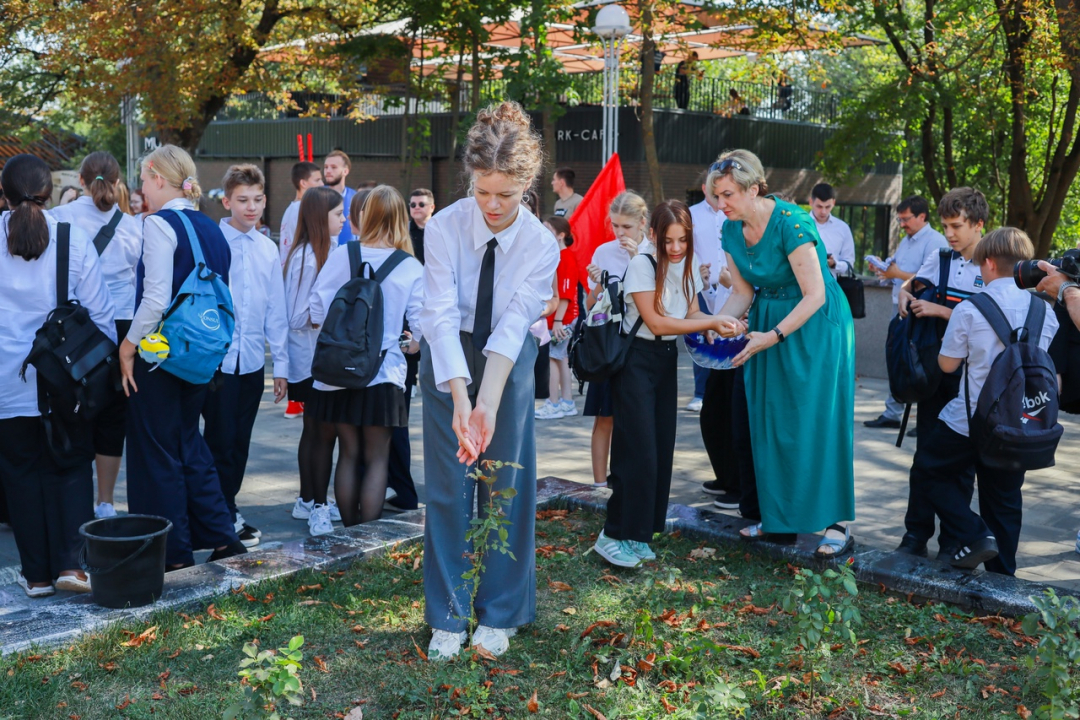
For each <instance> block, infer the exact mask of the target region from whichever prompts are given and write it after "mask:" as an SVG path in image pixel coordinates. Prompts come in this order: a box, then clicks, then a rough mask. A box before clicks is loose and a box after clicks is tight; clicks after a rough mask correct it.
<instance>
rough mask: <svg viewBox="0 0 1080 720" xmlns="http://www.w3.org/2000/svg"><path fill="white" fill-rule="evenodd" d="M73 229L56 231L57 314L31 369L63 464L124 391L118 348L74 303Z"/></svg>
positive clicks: (38, 338) (38, 339)
mask: <svg viewBox="0 0 1080 720" xmlns="http://www.w3.org/2000/svg"><path fill="white" fill-rule="evenodd" d="M70 258H71V226H70V225H69V224H68V223H58V224H57V226H56V309H54V310H52V311H51V312H50V313H49V315H48V317H47V318H46V319H45V323H44V324H43V325H42V326H41V327H40V328H39V329H38V331H37V333H36V334H35V335H34V343H33V345H32V346H31V347H30V354H29V355H27V356H26V359H25V360H24V361H23V364H22V369H21V370H20V371H19V377H20V378H22V380H23V381H24V382H25V381H26V368H27V366H33V368H34V370H35V371H37V394H38V411H39V412H40V413H41V421H42V424H43V425H44V426H45V436H46V440H47V442H48V446H49V451H50V453H51V454H52V456H53V458H54V459H56V460H57V461H58V462H59V463H60V464H61V465H65V464H66V463H67V462H70V461H77V460H78V459H79V458H76V457H73V456H72V451H73V448H74V445H75V444H77V443H73V442H72V438H73V436H74V435H76V434H79V433H78V431H79V429H80V428H79V424H81V423H85V422H86V421H89V420H93V419H94V418H95V417H97V415H98V413H100V412H101V410H102V409H103V408H104V407H105V406H106V405H108V404H109V403H110V402H112V400H113V398H114V397H115V395H116V393H117V392H118V391H119V388H120V382H119V381H120V364H119V356H118V355H117V352H116V343H114V342H113V341H112V340H110V339H109V336H108V335H106V334H105V333H103V332H102V331H101V329H100V328H99V327H98V326H97V325H95V324H94V321H93V319H92V318H91V317H90V311H88V310H87V309H86V308H85V307H83V306H82V305H80V304H79V302H78V301H77V300H70V299H68V268H69V266H70V262H69V261H70Z"/></svg>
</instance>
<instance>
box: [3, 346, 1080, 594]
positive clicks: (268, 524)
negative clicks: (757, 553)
mask: <svg viewBox="0 0 1080 720" xmlns="http://www.w3.org/2000/svg"><path fill="white" fill-rule="evenodd" d="M885 391H886V383H885V382H884V381H882V380H877V379H866V378H863V379H860V380H859V381H858V383H857V392H856V399H855V402H856V404H855V420H856V431H855V477H856V484H855V490H856V502H857V505H856V509H857V513H858V519H857V521H856V523H855V524H854V525H853V530H854V533H855V535H856V537H857V539H858V540H860V541H861V542H864V543H866V544H868V545H870V546H873V547H878V548H882V549H892V548H893V547H895V546H896V544H897V543H898V542H899V539H900V536H901V535H902V534H903V513H904V509H905V508H906V503H907V472H908V469H909V467H910V465H911V454H912V452H913V449H914V442H913V441H912V440H907V441H905V443H904V447H903V448H902V449H897V448H896V447H894V445H893V441H894V440H895V431H891V430H870V429H867V428H864V427H863V425H862V421H863V420H869V419H871V418H874V417H877V415H878V413H879V412H880V410H881V408H882V407H883V398H884V395H885ZM691 392H692V379H691V375H690V371H689V360H688V359H687V357H686V355H685V354H682V355H681V357H680V398H679V406H680V408H681V407H682V406H684V405H685V404H686V403H687V402H688V401H689V399H690V394H691ZM263 397H264V398H268V397H270V393H269V391H268V392H267V393H266V394H265V395H264V396H263ZM576 399H577V404H578V407H579V408H580V407H581V406H582V404H583V398H581V397H577V398H576ZM283 410H284V408H283V406H275V405H274V404H273V403H271V402H269V401H265V400H264V402H263V403H262V406H261V408H260V410H259V418H258V420H257V422H256V424H255V434H254V439H253V447H252V449H251V459H250V462H249V464H248V473H247V477H246V479H245V481H244V489H243V491H242V492H241V494H240V498H239V501H240V507H241V510H242V512H243V513H244V516H245V518H246V519H247V520H248V522H250V523H251V524H253V525H255V526H257V527H259V528H260V529H262V531H263V539H264V542H273V541H287V540H294V539H299V538H302V537H304V536H305V534H306V532H307V524H306V522H303V521H298V520H293V519H292V518H291V516H290V515H289V511H290V509H291V508H292V504H293V499H294V498H295V496H296V492H297V488H298V481H297V471H296V444H297V440H298V438H299V434H300V422H299V421H296V420H286V419H284V417H282V412H283ZM412 411H413V415H412V422H411V428H412V440H413V450H414V452H413V476H414V477H415V478H416V479H417V484H418V486H419V491H420V499H421V501H423V499H424V489H423V476H424V465H423V457H422V453H421V451H420V449H421V443H422V442H423V433H422V429H421V417H422V405H421V402H420V399H419V398H417V399H414V401H413V405H412ZM678 423H679V427H678V444H677V447H676V453H675V473H674V479H673V482H672V489H671V500H672V502H678V503H682V504H684V505H690V506H694V507H706V506H711V501H710V499H709V496H707V495H705V494H703V493H701V492H700V490H699V487H700V483H701V482H703V481H705V480H709V479H711V477H712V475H711V469H710V466H709V462H708V458H707V456H706V454H705V451H704V449H703V447H702V444H701V433H700V430H699V427H698V416H697V415H696V414H694V413H689V412H686V411H684V410H681V409H680V411H679V419H678ZM1064 425H1065V427H1066V434H1065V439H1064V440H1063V442H1062V444H1061V447H1060V449H1059V451H1058V457H1057V460H1058V465H1057V467H1055V468H1051V469H1049V470H1043V471H1039V472H1034V473H1029V474H1028V478H1027V482H1026V484H1025V487H1024V529H1023V534H1022V537H1021V543H1020V554H1019V557H1018V562H1019V566H1020V570H1019V573H1018V574H1019V576H1020V577H1023V578H1027V579H1031V580H1037V581H1041V582H1049V583H1054V584H1057V585H1062V586H1065V587H1068V588H1070V589H1071V590H1072V591H1074V592H1080V555H1077V554H1076V553H1075V552H1074V549H1073V546H1074V538H1075V534H1076V531H1077V530H1078V529H1080V503H1078V502H1077V500H1078V498H1080V492H1077V491H1076V490H1074V489H1073V488H1074V484H1075V479H1076V475H1077V473H1076V472H1075V471H1073V470H1072V468H1076V467H1080V443H1078V442H1077V439H1078V438H1080V424H1078V423H1077V422H1073V421H1072V420H1071V419H1069V420H1066V421H1065V423H1064ZM591 427H592V422H591V418H583V417H581V416H580V415H579V416H577V417H573V418H565V419H562V420H553V421H538V430H539V431H538V437H537V446H538V452H539V475H540V476H545V475H554V476H557V477H562V478H566V479H568V480H573V481H577V482H591V481H592V476H591V471H590V462H589V435H590V430H591ZM808 471H810V472H812V469H809V470H808ZM125 487H126V480H125V477H124V475H123V473H122V474H121V477H120V482H119V484H118V488H117V504H118V509H120V510H121V511H124V510H126V495H125ZM731 512H733V511H731ZM932 552H936V548H932ZM204 554H205V553H204ZM198 559H202V557H201V555H200V556H199V558H198ZM17 564H18V553H17V552H16V549H15V542H14V538H13V537H12V535H11V533H10V531H0V616H2V615H3V614H4V613H5V610H4V608H5V605H7V606H11V605H12V604H19V605H21V604H22V602H24V600H25V599H24V598H23V595H22V592H21V590H19V588H18V587H16V586H14V585H11V584H10V583H11V582H12V580H13V578H14V566H16V565H17ZM57 597H59V596H57ZM38 602H42V601H38ZM45 602H47V601H45Z"/></svg>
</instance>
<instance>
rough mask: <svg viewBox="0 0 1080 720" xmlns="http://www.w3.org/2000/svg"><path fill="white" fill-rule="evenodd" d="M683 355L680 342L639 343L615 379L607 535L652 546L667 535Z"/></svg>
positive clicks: (632, 349) (613, 383)
mask: <svg viewBox="0 0 1080 720" xmlns="http://www.w3.org/2000/svg"><path fill="white" fill-rule="evenodd" d="M678 359H679V350H678V348H677V347H676V345H675V342H674V341H657V340H643V339H641V338H634V340H633V341H631V344H630V351H629V353H628V354H627V357H626V364H625V365H624V366H623V368H622V370H620V371H619V372H618V374H616V375H615V376H614V377H613V378H612V379H611V393H612V401H613V404H614V416H613V419H614V430H613V432H612V436H611V474H612V475H614V476H615V477H617V478H619V481H618V482H617V483H613V484H612V487H611V489H612V493H611V497H610V498H608V504H607V521H606V522H605V523H604V534H605V535H607V536H608V537H610V538H613V539H615V540H636V541H637V542H645V543H647V542H651V541H652V536H653V533H658V532H663V530H664V525H665V521H666V519H667V506H668V495H669V493H670V491H671V466H672V462H673V461H674V456H675V419H676V413H677V406H678V393H679V388H678Z"/></svg>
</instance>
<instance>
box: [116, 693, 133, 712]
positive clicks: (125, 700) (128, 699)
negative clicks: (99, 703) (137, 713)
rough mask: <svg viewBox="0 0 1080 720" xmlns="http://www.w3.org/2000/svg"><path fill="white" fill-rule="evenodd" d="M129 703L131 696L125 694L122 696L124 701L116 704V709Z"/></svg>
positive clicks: (120, 708) (121, 708)
mask: <svg viewBox="0 0 1080 720" xmlns="http://www.w3.org/2000/svg"><path fill="white" fill-rule="evenodd" d="M130 704H131V696H130V695H125V696H124V702H122V703H120V704H119V705H117V706H116V709H117V710H123V709H124V708H126V707H127V706H128V705H130Z"/></svg>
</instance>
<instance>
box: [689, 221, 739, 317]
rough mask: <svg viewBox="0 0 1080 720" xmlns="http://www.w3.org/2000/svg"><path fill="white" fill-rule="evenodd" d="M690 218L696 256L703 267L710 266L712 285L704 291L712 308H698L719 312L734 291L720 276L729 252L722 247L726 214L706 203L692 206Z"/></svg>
mask: <svg viewBox="0 0 1080 720" xmlns="http://www.w3.org/2000/svg"><path fill="white" fill-rule="evenodd" d="M690 217H691V219H692V220H693V221H694V255H696V256H697V258H698V262H699V263H700V264H702V265H705V264H708V265H709V284H708V286H707V287H706V288H705V290H704V291H703V292H702V294H703V295H704V296H705V301H706V303H708V307H703V308H698V309H699V310H701V311H702V312H707V313H715V312H717V311H718V310H719V309H720V308H722V307H723V306H724V303H725V302H727V299H728V296H729V295H731V289H730V288H726V287H724V286H723V285H721V284H720V273H722V272H723V271H724V268H726V267H727V253H725V252H724V249H723V248H722V247H721V245H720V233H721V232H722V229H723V227H724V213H722V212H719V211H717V210H714V209H713V207H712V205H710V204H709V203H707V202H705V201H704V200H702V201H701V202H699V203H698V204H697V205H691V206H690Z"/></svg>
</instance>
